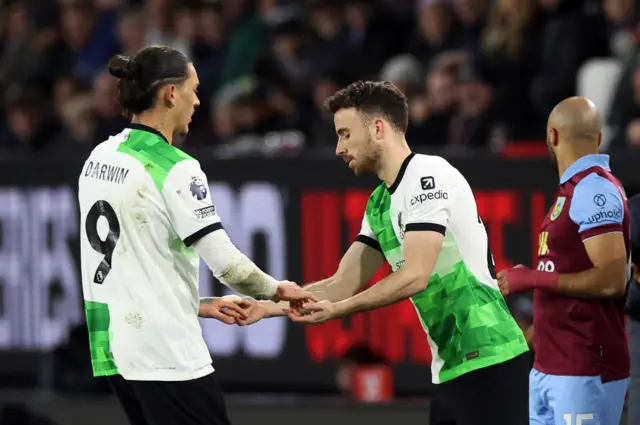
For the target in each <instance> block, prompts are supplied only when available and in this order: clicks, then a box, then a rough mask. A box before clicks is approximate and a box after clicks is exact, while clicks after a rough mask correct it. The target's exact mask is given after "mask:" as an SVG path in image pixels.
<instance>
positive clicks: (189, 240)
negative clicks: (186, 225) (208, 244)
mask: <svg viewBox="0 0 640 425" xmlns="http://www.w3.org/2000/svg"><path fill="white" fill-rule="evenodd" d="M222 229H223V227H222V223H221V222H219V221H218V222H217V223H213V224H209V225H208V226H205V227H203V228H202V229H200V230H198V231H197V232H195V233H194V234H192V235H190V236H188V237H186V238H184V244H185V245H186V246H191V245H193V244H194V243H196V242H198V241H199V240H200V239H202V238H204V237H205V236H207V235H208V234H209V233H213V232H215V231H216V230H222Z"/></svg>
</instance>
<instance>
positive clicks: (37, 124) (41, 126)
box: [0, 91, 61, 152]
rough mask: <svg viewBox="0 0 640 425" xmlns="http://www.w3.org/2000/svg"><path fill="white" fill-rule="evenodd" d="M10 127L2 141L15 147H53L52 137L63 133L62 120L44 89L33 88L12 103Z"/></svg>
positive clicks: (25, 149) (17, 148) (20, 148)
mask: <svg viewBox="0 0 640 425" xmlns="http://www.w3.org/2000/svg"><path fill="white" fill-rule="evenodd" d="M8 119H9V128H8V131H7V132H6V133H5V135H4V137H3V140H2V143H0V144H2V145H5V146H8V147H10V148H12V149H14V150H16V151H23V152H29V151H34V152H36V151H44V150H47V149H50V148H51V146H50V143H49V142H50V141H51V138H52V137H55V135H57V134H59V133H60V129H61V127H60V122H59V120H58V118H57V117H56V116H55V115H54V114H53V111H52V110H51V109H50V108H49V104H48V102H46V100H45V99H44V97H43V96H42V94H41V93H39V92H36V91H30V92H27V93H25V94H23V95H22V96H20V97H19V98H17V99H16V100H14V101H13V102H11V104H10V105H9V109H8Z"/></svg>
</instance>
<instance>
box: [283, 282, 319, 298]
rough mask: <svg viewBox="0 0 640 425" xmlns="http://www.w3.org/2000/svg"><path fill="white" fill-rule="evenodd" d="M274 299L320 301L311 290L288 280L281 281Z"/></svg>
mask: <svg viewBox="0 0 640 425" xmlns="http://www.w3.org/2000/svg"><path fill="white" fill-rule="evenodd" d="M272 301H274V302H280V301H294V302H295V301H303V302H309V301H318V299H317V298H316V297H315V295H313V294H312V293H311V292H307V291H304V290H303V289H302V288H300V287H299V286H298V285H296V284H295V283H293V282H289V281H287V280H285V281H282V282H280V284H279V285H278V290H277V291H276V294H275V295H274V296H273V298H272Z"/></svg>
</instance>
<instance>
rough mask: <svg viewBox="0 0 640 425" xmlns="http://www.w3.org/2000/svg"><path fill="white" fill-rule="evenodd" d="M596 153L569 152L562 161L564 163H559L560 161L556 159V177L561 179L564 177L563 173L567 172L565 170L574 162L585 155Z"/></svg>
mask: <svg viewBox="0 0 640 425" xmlns="http://www.w3.org/2000/svg"><path fill="white" fill-rule="evenodd" d="M597 153H598V151H595V152H593V151H580V152H571V153H569V154H568V155H566V159H564V161H560V159H559V158H558V175H559V176H560V178H562V176H563V175H564V173H565V171H567V169H568V168H569V167H571V166H572V165H573V163H574V162H576V161H577V160H579V159H580V158H582V157H584V156H587V155H594V154H597Z"/></svg>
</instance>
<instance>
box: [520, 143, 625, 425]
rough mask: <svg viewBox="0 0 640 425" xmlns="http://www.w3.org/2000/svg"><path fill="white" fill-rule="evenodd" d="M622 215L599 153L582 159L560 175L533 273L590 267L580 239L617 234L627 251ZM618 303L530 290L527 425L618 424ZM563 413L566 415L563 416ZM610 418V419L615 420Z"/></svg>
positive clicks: (617, 188) (621, 375) (621, 196)
mask: <svg viewBox="0 0 640 425" xmlns="http://www.w3.org/2000/svg"><path fill="white" fill-rule="evenodd" d="M629 231H630V227H629V214H628V209H627V199H626V195H625V192H624V189H623V187H622V185H621V184H620V182H619V181H618V180H617V179H616V178H615V177H614V176H613V175H612V174H611V170H610V168H609V157H608V156H607V155H599V154H598V155H587V156H584V157H582V158H580V159H579V160H577V161H576V162H575V163H573V164H572V165H571V166H570V167H569V168H568V169H567V170H566V171H565V172H564V174H563V175H562V176H561V178H560V185H559V189H558V194H557V197H556V199H555V201H554V204H553V205H552V206H551V208H550V210H549V213H548V214H547V216H546V218H545V220H544V222H543V223H542V227H541V232H540V237H539V248H538V264H537V267H538V270H541V271H547V272H558V273H578V272H582V271H585V270H589V269H591V268H593V263H592V262H591V259H590V257H589V255H588V253H587V251H586V248H585V246H584V241H586V240H587V239H590V238H594V237H598V236H600V235H604V234H608V233H612V232H619V233H621V234H622V235H623V237H624V239H625V244H626V246H627V253H628V252H629ZM623 308H624V297H617V298H573V297H570V296H567V295H564V294H560V293H557V292H554V291H549V290H544V289H536V290H535V291H534V329H535V336H534V348H535V352H536V358H535V364H534V371H533V372H532V374H531V382H530V383H531V388H530V397H531V400H530V409H531V423H532V424H545V425H546V424H549V425H550V424H567V423H568V424H570V425H575V424H576V421H577V420H578V418H583V419H584V420H585V422H584V423H585V425H586V424H588V425H592V424H593V425H597V424H610V423H611V424H613V423H618V421H619V417H620V414H621V411H622V406H623V403H624V395H625V392H626V388H627V385H628V377H629V350H628V347H627V339H626V330H625V319H624V314H623ZM567 415H568V416H567ZM616 418H617V419H616Z"/></svg>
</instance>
